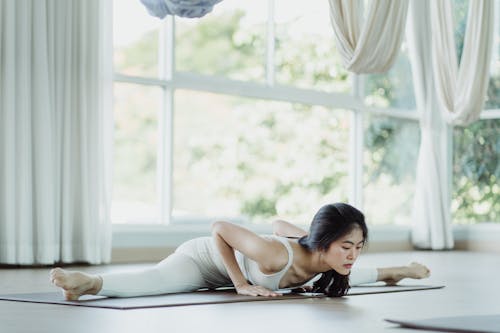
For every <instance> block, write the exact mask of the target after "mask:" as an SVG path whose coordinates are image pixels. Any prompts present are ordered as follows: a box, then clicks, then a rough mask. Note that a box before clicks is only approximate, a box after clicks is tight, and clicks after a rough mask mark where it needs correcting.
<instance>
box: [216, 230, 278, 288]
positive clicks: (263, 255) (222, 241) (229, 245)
mask: <svg viewBox="0 0 500 333" xmlns="http://www.w3.org/2000/svg"><path fill="white" fill-rule="evenodd" d="M212 237H213V238H214V241H215V245H216V247H217V249H218V250H219V253H220V254H221V257H222V262H223V263H224V266H225V267H226V270H227V272H228V274H229V278H230V279H231V281H232V282H233V285H234V287H235V288H236V291H237V292H238V294H241V295H251V296H278V295H280V294H279V293H276V292H274V291H271V290H269V289H267V288H264V287H261V286H254V285H251V284H249V283H248V281H247V280H246V278H245V276H244V275H243V272H242V271H241V269H240V267H239V266H238V262H237V261H236V257H235V255H234V250H238V251H240V252H241V253H243V255H245V256H246V257H248V258H250V259H252V260H254V261H256V262H257V263H259V266H260V267H262V268H264V269H265V270H270V271H279V269H281V268H282V266H284V265H286V262H287V260H288V253H286V249H284V248H283V246H282V245H281V244H277V243H276V242H272V241H270V240H267V239H264V238H262V237H260V236H259V235H257V234H255V233H253V232H252V231H250V230H248V229H245V228H243V227H240V226H238V225H235V224H232V223H229V222H223V221H219V222H215V223H214V224H213V225H212ZM271 254H272V255H271Z"/></svg>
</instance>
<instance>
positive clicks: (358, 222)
mask: <svg viewBox="0 0 500 333" xmlns="http://www.w3.org/2000/svg"><path fill="white" fill-rule="evenodd" d="M356 228H359V229H361V231H362V233H363V240H364V243H365V244H366V241H367V239H368V228H367V226H366V223H365V216H364V215H363V213H361V212H360V211H359V210H358V209H356V208H354V207H353V206H350V205H348V204H345V203H334V204H329V205H325V206H323V207H321V208H320V209H319V210H318V212H317V213H316V214H315V215H314V217H313V220H312V222H311V226H310V228H309V234H308V235H307V236H303V237H301V238H300V239H299V244H300V245H302V247H304V248H306V249H307V250H309V251H326V250H328V248H329V247H330V244H332V242H334V241H336V240H338V239H340V238H342V237H344V236H345V235H347V234H348V233H350V232H351V231H352V230H353V229H356ZM348 290H349V275H341V274H339V273H338V272H336V271H335V270H333V269H332V270H330V271H327V272H324V273H323V274H322V275H321V277H320V279H319V280H317V281H316V282H315V283H314V285H313V290H312V291H313V292H316V293H324V294H326V295H328V296H330V297H341V296H344V295H345V294H346V293H347V291H348Z"/></svg>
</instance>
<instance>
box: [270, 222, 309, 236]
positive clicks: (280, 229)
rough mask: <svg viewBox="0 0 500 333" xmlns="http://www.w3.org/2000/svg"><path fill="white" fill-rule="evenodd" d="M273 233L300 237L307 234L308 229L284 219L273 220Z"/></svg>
mask: <svg viewBox="0 0 500 333" xmlns="http://www.w3.org/2000/svg"><path fill="white" fill-rule="evenodd" d="M273 234H275V235H276V236H281V237H290V238H300V237H302V236H306V235H307V231H305V230H304V229H302V228H299V227H297V226H296V225H295V224H292V223H290V222H287V221H283V220H276V221H274V222H273Z"/></svg>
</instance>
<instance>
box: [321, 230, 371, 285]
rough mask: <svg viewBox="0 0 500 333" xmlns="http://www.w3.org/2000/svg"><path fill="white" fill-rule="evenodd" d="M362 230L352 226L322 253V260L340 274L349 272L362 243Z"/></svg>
mask: <svg viewBox="0 0 500 333" xmlns="http://www.w3.org/2000/svg"><path fill="white" fill-rule="evenodd" d="M364 242H365V241H364V239H363V232H362V231H361V229H360V228H354V229H353V230H352V231H351V232H350V233H348V234H347V235H345V236H344V237H341V238H340V239H337V240H336V241H334V242H333V243H331V244H330V247H328V250H326V251H325V252H324V253H323V260H324V262H325V263H326V264H327V265H328V266H330V268H331V269H334V270H335V271H337V273H339V274H342V275H347V274H349V273H350V271H351V268H352V266H353V265H354V262H355V261H356V259H357V258H358V256H359V254H360V253H361V249H362V248H363V245H364Z"/></svg>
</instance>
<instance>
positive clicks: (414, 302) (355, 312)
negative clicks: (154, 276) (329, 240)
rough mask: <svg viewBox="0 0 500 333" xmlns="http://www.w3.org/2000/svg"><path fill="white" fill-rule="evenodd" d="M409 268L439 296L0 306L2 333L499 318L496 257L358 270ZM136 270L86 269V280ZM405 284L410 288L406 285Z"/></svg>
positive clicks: (17, 287)
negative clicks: (423, 267)
mask: <svg viewBox="0 0 500 333" xmlns="http://www.w3.org/2000/svg"><path fill="white" fill-rule="evenodd" d="M411 261H419V262H422V263H425V264H427V265H428V266H429V267H430V268H431V270H432V276H431V278H429V279H427V280H425V283H429V284H445V285H446V287H445V288H444V289H438V290H426V291H417V292H403V293H391V294H376V295H362V296H349V297H344V298H341V299H306V300H284V301H281V300H280V301H270V302H246V303H232V304H216V305H196V306H183V307H173V308H153V309H138V310H112V309H96V308H86V307H73V306H64V305H45V304H32V303H19V302H7V301H0V332H2V333H11V332H12V333H23V332H37V333H43V332H47V333H49V332H50V333H59V332H61V333H63V332H65V333H66V332H71V333H77V332H85V333H88V332H92V333H98V332H107V333H111V332H113V333H114V332H117V333H118V332H119V333H127V332H134V333H145V332H161V333H166V332H217V333H220V332H235V333H236V332H252V333H263V332H276V333H281V332H283V333H289V332H300V333H304V332H318V333H319V332H386V333H388V332H390V333H396V332H413V333H414V332H416V331H415V330H409V329H402V328H399V327H398V326H396V325H393V324H390V323H387V322H385V321H384V320H383V319H384V318H396V319H423V318H431V317H441V316H459V315H464V316H465V315H485V314H500V283H499V279H500V255H498V254H493V253H478V252H455V251H445V252H398V253H378V254H377V253H374V254H371V253H369V254H365V255H362V256H361V258H360V259H359V262H358V263H359V265H360V266H380V265H401V264H407V263H410V262H411ZM133 266H137V267H140V265H127V266H124V265H121V266H112V265H110V266H94V267H84V268H83V270H85V271H89V272H99V271H110V270H117V269H124V268H126V269H130V268H131V267H133ZM48 271H49V269H25V268H23V269H0V293H3V294H5V293H24V292H47V291H54V290H56V289H55V288H54V287H52V286H51V285H50V284H49V281H48ZM407 282H409V281H407Z"/></svg>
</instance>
